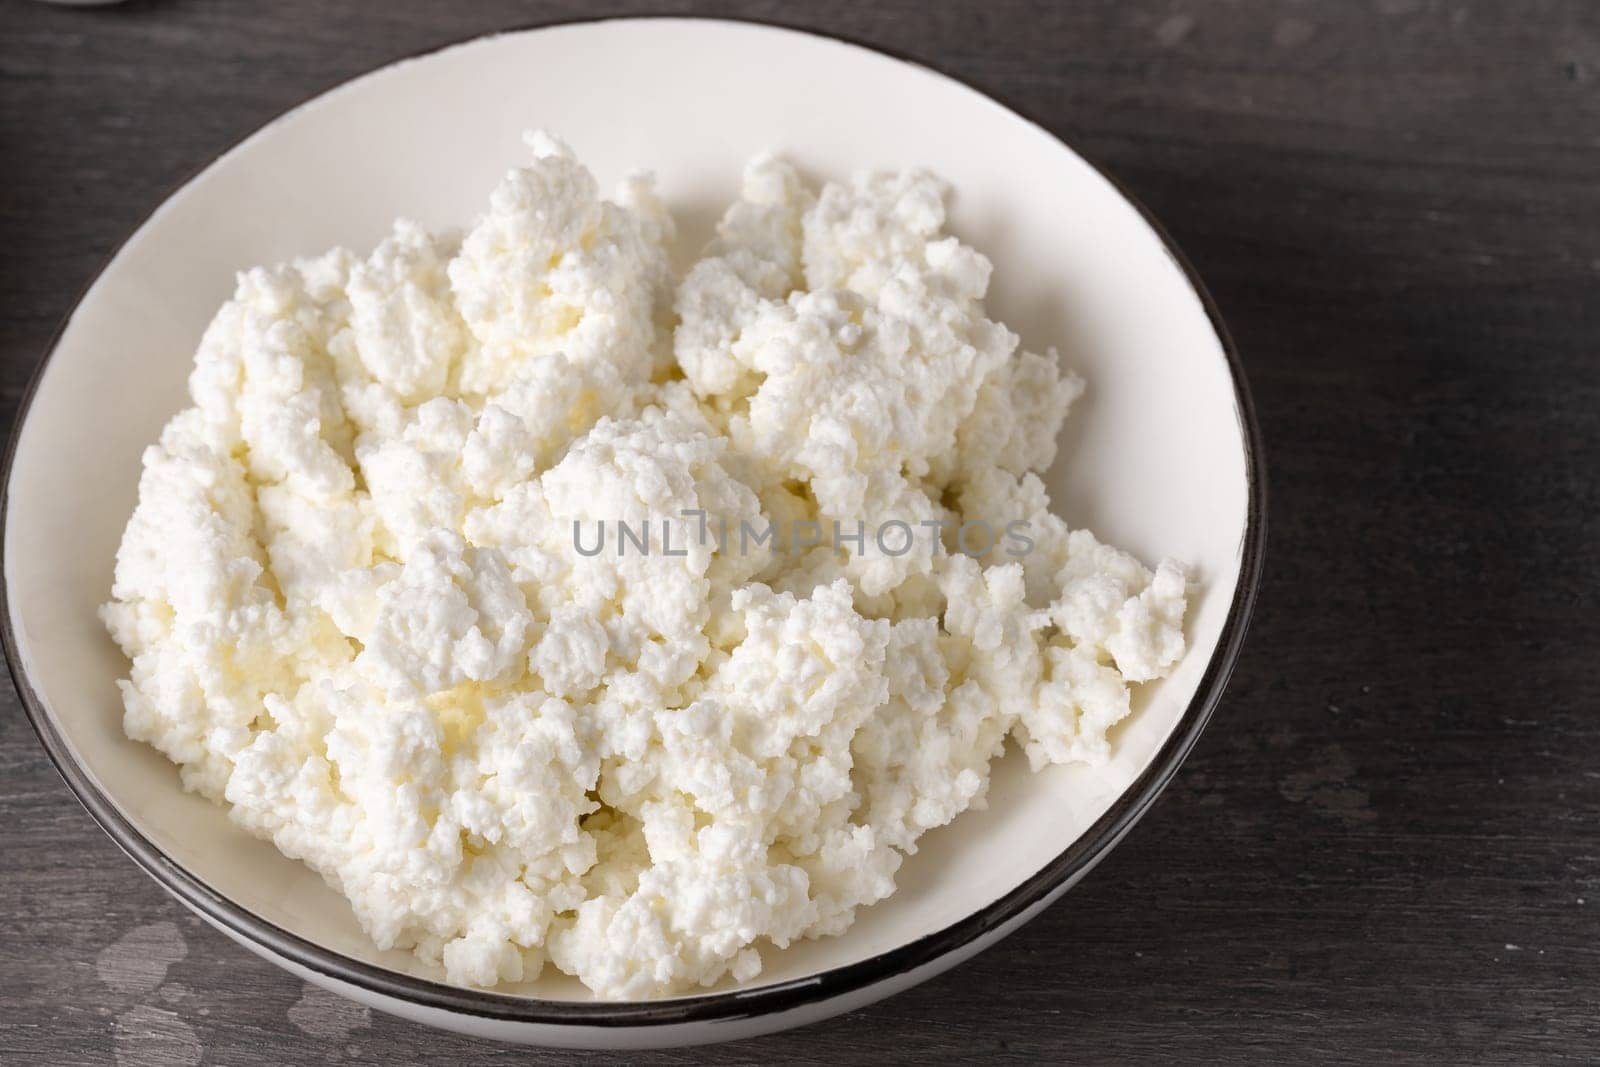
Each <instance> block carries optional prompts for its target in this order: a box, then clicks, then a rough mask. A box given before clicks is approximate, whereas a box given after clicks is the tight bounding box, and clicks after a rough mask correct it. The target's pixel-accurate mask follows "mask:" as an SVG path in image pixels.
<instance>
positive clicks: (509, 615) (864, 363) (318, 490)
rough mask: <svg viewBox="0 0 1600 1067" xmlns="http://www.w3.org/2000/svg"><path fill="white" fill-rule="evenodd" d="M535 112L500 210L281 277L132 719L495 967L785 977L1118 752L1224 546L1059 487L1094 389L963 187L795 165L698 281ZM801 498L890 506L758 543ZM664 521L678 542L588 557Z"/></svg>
mask: <svg viewBox="0 0 1600 1067" xmlns="http://www.w3.org/2000/svg"><path fill="white" fill-rule="evenodd" d="M531 143H532V146H533V159H532V161H531V162H530V163H529V164H528V165H527V166H525V167H522V168H519V169H517V170H514V171H512V172H511V173H510V174H509V175H508V176H507V177H506V179H505V180H504V181H503V182H502V183H501V185H500V186H499V188H497V189H496V190H495V191H494V193H493V195H492V196H491V198H490V206H489V210H488V211H487V212H486V213H485V215H484V216H483V217H482V218H481V219H480V220H479V221H478V222H477V224H476V225H475V226H474V227H473V228H472V229H471V230H470V231H468V232H467V233H466V234H465V236H463V237H460V238H457V237H455V236H451V235H432V234H428V233H425V232H423V231H422V230H421V229H420V228H418V227H417V226H415V225H412V224H409V223H405V222H401V223H398V224H397V225H396V227H395V230H394V233H393V235H392V236H391V237H390V238H389V239H388V240H386V241H384V242H383V244H381V245H379V247H378V248H377V249H376V251H374V252H373V253H372V255H371V256H370V257H368V258H366V259H364V260H363V259H358V258H356V257H355V256H353V255H351V254H350V253H348V252H345V251H342V250H339V251H334V252H330V253H328V254H327V255H325V256H322V257H320V258H318V259H313V260H305V261H300V262H296V263H292V264H287V265H283V266H278V267H272V268H258V269H255V270H251V271H248V272H246V273H244V274H242V275H241V276H240V278H239V283H238V289H237V291H236V293H235V295H234V298H233V299H232V300H231V301H229V302H228V303H227V304H226V305H225V306H224V307H223V308H222V310H221V311H220V312H219V313H218V315H217V317H216V319H215V321H214V322H213V323H212V325H211V327H210V328H209V329H208V330H207V332H206V334H205V337H204V338H203V340H202V342H201V345H200V350H199V353H198V355H197V357H196V361H195V369H194V372H193V375H192V378H191V381H190V388H191V395H192V397H193V400H194V406H193V407H191V408H190V409H188V410H186V411H184V412H182V413H181V414H179V415H178V416H177V417H176V418H174V419H173V420H172V422H171V423H170V424H169V425H168V426H167V428H166V430H165V431H164V432H163V434H162V436H161V439H160V441H159V443H157V444H156V445H154V446H152V447H151V448H150V449H149V450H148V451H147V452H146V453H145V457H144V474H143V478H142V480H141V483H140V491H139V505H138V508H137V510H136V511H135V512H134V515H133V517H132V519H131V521H130V522H129V524H128V528H127V532H126V535H125V537H124V540H123V543H122V547H121V550H120V552H119V553H118V558H117V569H116V580H115V586H114V588H113V591H112V597H113V599H112V600H111V602H110V603H108V604H107V605H106V606H105V608H104V609H103V615H104V618H105V621H106V624H107V625H108V627H109V628H110V630H111V633H112V635H113V636H114V637H115V639H116V641H117V642H118V643H119V644H120V645H121V646H122V648H123V649H124V650H125V651H126V652H127V654H128V656H129V658H130V659H131V660H132V670H131V672H130V675H129V678H128V679H127V680H126V681H124V682H123V683H121V684H122V692H123V698H124V701H125V705H126V716H125V726H126V729H127V732H128V734H129V736H130V737H133V738H136V739H138V740H141V741H146V742H149V743H150V744H152V745H154V746H156V747H157V748H159V749H160V750H161V751H162V752H164V753H165V754H166V755H167V756H169V757H170V758H171V759H172V760H174V761H175V762H176V763H177V764H178V765H179V767H180V768H181V774H182V779H183V783H184V785H185V786H186V787H187V788H190V789H194V790H198V791H200V792H202V793H203V794H205V795H206V796H208V797H210V798H212V799H214V800H217V801H219V802H223V803H225V804H226V805H227V808H228V811H229V813H230V815H231V817H232V818H233V819H234V820H235V821H237V822H238V823H239V824H240V825H242V826H244V827H246V828H248V829H249V830H251V831H252V832H254V833H256V834H259V835H261V836H263V837H266V838H268V839H270V840H272V841H273V842H274V843H275V844H276V845H277V846H278V847H279V848H280V849H281V850H282V851H283V852H284V853H285V854H287V855H289V856H291V857H294V858H297V859H301V860H303V861H305V862H306V863H307V864H309V865H310V866H312V867H313V868H315V869H316V870H317V871H319V872H320V873H321V874H322V875H323V876H324V877H325V878H326V879H327V880H328V881H329V883H330V884H332V885H333V886H334V887H335V888H336V889H338V890H339V891H340V892H342V893H343V894H344V895H345V896H346V897H348V898H349V900H350V902H351V904H352V906H353V907H354V909H355V913H356V915H357V917H358V918H359V920H360V921H361V923H362V925H363V926H364V927H365V928H366V930H367V931H368V932H369V933H370V935H371V936H372V938H373V940H374V941H375V942H376V943H377V944H378V945H379V946H381V947H385V948H388V947H394V946H401V947H410V948H413V949H415V951H416V952H417V953H418V955H420V956H421V957H422V958H423V959H425V960H428V961H433V962H436V963H438V964H440V965H442V967H443V968H444V971H445V973H446V974H447V976H448V978H449V979H450V980H451V981H453V982H458V983H463V984H468V985H476V986H492V985H495V984H497V983H500V982H514V981H519V980H526V979H531V978H532V977H534V976H536V975H537V974H538V972H539V970H540V968H541V967H542V965H543V964H544V963H545V962H546V960H548V961H550V962H552V963H553V964H554V965H555V966H557V967H559V968H560V969H562V970H564V971H566V972H569V973H571V974H574V975H576V976H577V977H578V978H580V979H581V980H582V981H583V982H585V983H586V984H588V985H589V986H590V987H591V988H592V989H593V990H594V991H595V992H596V993H597V994H598V995H600V996H603V997H611V998H645V997H653V996H661V995H667V994H671V993H676V992H681V991H685V990H690V989H693V988H695V987H697V986H704V985H709V984H712V983H714V982H716V981H718V980H719V979H721V978H723V977H724V976H725V975H730V974H731V975H732V976H733V977H734V978H735V979H738V980H749V979H751V978H753V977H755V976H756V975H757V974H758V973H759V972H760V970H761V953H762V952H763V951H764V950H767V949H769V948H770V947H773V946H779V947H781V946H783V945H786V944H788V943H789V942H791V941H794V940H795V939H798V938H807V937H818V936H823V935H831V934H838V933H841V932H842V931H844V930H845V929H846V928H847V927H848V926H849V925H850V923H851V922H852V920H853V918H854V915H855V912H856V909H858V908H860V907H862V906H864V905H868V904H872V903H874V902H875V901H878V900H882V899H883V898H884V897H887V896H888V895H889V894H891V893H892V892H893V891H894V888H895V873H896V870H897V868H898V867H899V865H900V862H901V859H902V857H903V856H904V855H905V854H908V853H911V852H914V851H915V850H916V847H917V840H918V838H919V837H920V836H921V835H922V834H924V833H926V832H927V831H928V830H930V829H933V828H935V827H938V826H941V825H943V824H944V823H947V822H949V821H950V820H951V819H953V818H954V817H955V816H957V815H959V814H960V813H961V812H962V811H964V810H966V809H968V808H971V807H974V806H980V805H982V804H983V803H984V798H985V792H986V789H987V785H988V781H989V771H990V764H991V761H992V760H993V759H994V758H995V757H996V756H997V755H999V754H1000V752H1001V751H1002V749H1003V747H1004V744H1005V741H1006V739H1007V737H1014V738H1015V739H1016V740H1017V742H1018V744H1019V745H1020V746H1021V747H1022V748H1023V749H1024V750H1025V751H1026V752H1027V754H1028V757H1029V758H1030V760H1031V761H1032V762H1033V764H1034V765H1035V766H1041V765H1043V764H1046V763H1052V762H1065V761H1075V760H1087V761H1097V760H1103V759H1104V758H1105V757H1106V756H1107V753H1108V751H1109V748H1108V743H1107V740H1106V730H1107V728H1108V727H1110V726H1111V725H1112V724H1113V723H1115V722H1116V721H1117V720H1118V719H1120V718H1122V717H1123V716H1125V715H1126V714H1128V710H1129V691H1128V684H1129V683H1130V682H1139V681H1144V680H1148V679H1151V678H1155V677H1158V676H1160V675H1162V674H1163V673H1165V672H1166V671H1167V670H1169V669H1170V668H1171V666H1172V665H1173V664H1174V663H1175V662H1176V661H1177V660H1178V658H1179V657H1180V656H1181V655H1182V653H1183V649H1184V638H1183V630H1182V623H1183V612H1184V601H1185V586H1186V581H1187V579H1186V576H1185V573H1184V571H1183V569H1182V567H1180V566H1179V565H1177V564H1175V563H1172V562H1170V561H1169V562H1164V563H1162V564H1161V565H1160V567H1159V568H1158V569H1157V570H1156V571H1155V572H1153V573H1152V572H1151V571H1149V570H1147V569H1146V568H1145V567H1144V566H1143V565H1141V564H1140V563H1139V562H1138V561H1136V560H1134V559H1133V558H1132V557H1130V556H1128V555H1126V554H1125V553H1122V552H1119V551H1117V550H1116V549H1113V548H1110V547H1108V546H1106V545H1102V544H1100V543H1098V542H1097V541H1096V540H1095V539H1094V538H1093V537H1092V536H1091V535H1090V534H1089V533H1087V532H1085V531H1083V530H1069V529H1068V527H1067V526H1066V524H1065V523H1064V522H1062V521H1061V520H1060V519H1059V518H1057V517H1056V516H1054V515H1052V514H1051V513H1050V512H1049V510H1048V507H1049V501H1048V499H1047V497H1046V495H1045V492H1044V488H1043V485H1042V483H1041V482H1040V481H1039V478H1038V476H1037V474H1036V473H1035V472H1037V471H1040V470H1042V469H1044V468H1045V467H1046V466H1048V465H1049V464H1050V463H1051V462H1052V460H1053V459H1054V456H1055V440H1056V436H1057V431H1058V429H1059V427H1060V424H1061V420H1062V418H1063V417H1064V416H1065V414H1066V411H1067V408H1068V406H1069V405H1070V403H1071V402H1072V400H1073V399H1074V398H1075V397H1076V396H1077V394H1078V393H1079V391H1080V390H1081V388H1082V387H1081V384H1080V382H1079V381H1078V380H1077V379H1076V378H1075V377H1073V376H1071V375H1066V374H1063V372H1062V371H1061V370H1060V369H1059V367H1058V365H1057V361H1056V357H1055V355H1054V353H1053V352H1051V353H1046V354H1042V355H1041V354H1034V353H1030V352H1024V351H1019V350H1018V347H1017V338H1016V336H1015V335H1013V334H1012V333H1011V331H1009V330H1007V329H1006V328H1005V327H1004V326H1003V325H1001V324H999V323H997V322H994V321H992V320H990V319H989V318H987V317H986V315H985V312H984V305H983V299H984V295H985V293H986V291H987V288H988V284H989V274H990V265H989V262H988V260H986V259H985V258H984V257H983V256H982V255H981V254H979V253H978V252H976V251H974V250H973V249H971V248H969V247H967V246H965V245H963V244H961V243H960V242H959V241H958V240H956V239H955V238H953V237H950V236H948V235H946V234H945V233H944V223H945V215H944V200H945V193H946V190H945V187H944V186H943V184H942V183H941V182H939V181H938V180H937V179H935V178H933V177H932V176H930V175H928V174H925V173H921V172H909V173H901V174H889V175H869V176H865V177H862V178H858V179H857V180H856V181H854V182H853V183H850V184H829V185H826V186H824V187H823V188H822V189H821V190H813V189H811V188H809V187H808V186H807V185H806V183H805V182H803V181H802V180H801V179H800V178H799V176H798V175H797V174H796V172H795V171H794V170H793V169H792V168H791V167H789V166H788V165H787V164H785V163H783V162H782V161H780V160H777V159H774V158H762V159H758V160H756V161H754V162H752V163H751V164H750V166H749V167H748V169H747V171H746V174H745V180H744V194H743V197H742V198H741V199H740V200H739V201H738V202H737V203H735V204H734V205H733V206H732V208H730V209H729V211H728V213H727V215H726V217H725V218H724V219H723V222H722V224H721V226H720V227H719V231H718V236H717V238H716V240H715V241H714V242H712V244H711V245H710V246H709V247H708V248H707V249H706V251H705V255H704V257H703V258H702V259H701V260H700V261H699V262H698V263H697V264H695V265H694V267H693V268H692V269H691V270H689V271H688V273H687V274H686V275H685V276H684V277H683V279H682V280H681V281H680V282H677V283H676V284H675V283H674V280H673V278H672V277H671V274H670V272H669V268H668V256H667V249H668V246H669V244H670V242H671V240H672V238H673V226H672V220H671V218H670V216H669V215H668V213H667V212H666V210H665V209H664V207H663V206H662V204H661V202H660V201H659V200H658V199H657V198H656V196H655V195H654V193H653V192H652V191H651V186H650V183H649V181H648V180H647V179H644V178H631V179H629V180H628V181H626V182H625V183H624V184H623V186H622V188H621V190H620V191H619V193H618V194H617V195H616V197H615V199H613V200H602V199H601V198H600V196H599V193H598V191H597V187H596V184H595V181H594V179H593V177H592V176H591V175H590V174H589V172H588V171H587V170H585V169H584V168H583V167H582V166H581V165H579V164H578V162H577V161H576V160H575V159H573V157H572V155H571V153H570V152H569V151H568V150H566V149H565V148H564V147H563V146H562V145H560V144H559V143H558V142H556V141H554V140H553V139H551V138H549V137H545V136H543V135H539V136H536V137H534V138H532V140H531ZM686 515H693V516H696V518H695V519H690V520H685V519H683V516H686ZM968 520H981V521H982V522H984V523H987V524H989V525H990V527H992V528H995V529H1004V528H1005V526H1006V524H1007V523H1011V522H1016V523H1021V524H1025V525H1024V527H1023V528H1025V529H1026V530H1027V536H1028V538H1029V544H1030V545H1031V551H1026V552H1021V553H1008V552H1002V551H1001V550H1000V547H999V545H994V546H992V547H991V546H987V545H981V544H980V545H979V546H978V549H979V550H978V551H975V552H973V554H972V555H968V554H963V553H962V552H960V551H956V549H958V548H961V547H963V546H962V545H961V544H958V543H957V540H958V538H957V535H956V533H955V531H956V529H957V528H959V527H960V526H961V524H962V523H963V522H965V521H968ZM663 521H666V522H668V523H673V524H676V525H675V526H674V527H673V529H672V530H667V531H665V532H663V526H662V523H663ZM896 521H897V522H901V523H904V524H906V525H907V527H908V528H909V529H911V530H914V531H916V532H917V533H918V534H920V536H921V540H920V542H918V547H917V549H916V550H914V551H906V552H895V551H893V550H892V549H891V548H887V547H886V546H885V545H884V544H883V543H882V542H880V541H878V540H877V539H875V538H874V537H873V536H872V532H873V531H875V530H878V529H879V528H881V527H882V525H883V524H884V523H888V522H896ZM795 522H802V523H815V524H816V526H815V528H816V529H817V530H824V529H829V528H831V527H832V526H833V524H834V523H839V524H840V526H841V528H842V529H844V530H846V531H847V532H848V531H852V530H855V529H858V528H859V529H861V530H864V531H866V536H865V537H861V538H857V539H854V540H852V539H849V538H848V537H847V538H844V539H841V540H839V541H838V542H836V543H835V542H831V541H830V542H828V543H824V544H821V545H816V546H812V547H810V548H809V550H808V549H807V546H805V545H804V544H796V543H795V539H794V538H792V537H789V538H785V537H782V536H780V537H778V538H775V539H774V540H771V541H763V540H759V539H758V540H757V541H756V543H754V544H749V543H744V542H743V540H742V539H741V538H740V537H739V536H738V534H737V533H730V532H731V531H740V530H741V529H744V528H750V529H755V530H761V529H765V528H767V527H769V525H770V526H775V527H776V528H779V529H781V530H792V529H794V527H793V525H792V524H793V523H795ZM618 523H627V524H629V528H630V530H633V531H637V530H640V529H644V530H647V531H649V530H652V529H653V531H654V535H655V537H656V538H657V541H656V543H655V545H654V546H653V547H654V551H652V552H650V553H648V554H647V553H645V552H642V551H634V552H619V551H618V544H617V542H616V541H615V540H613V541H612V542H611V543H610V544H608V545H607V546H606V548H605V550H603V551H600V552H597V553H589V552H585V551H580V550H579V549H580V547H581V546H582V543H583V540H584V538H585V537H587V538H588V539H589V540H590V541H592V540H593V539H594V538H595V537H596V535H597V534H598V533H599V531H600V528H601V524H605V525H607V526H609V527H610V529H611V532H612V535H613V537H614V538H615V537H616V535H617V534H618V533H619V531H618V527H617V524H618ZM857 524H860V526H859V527H858V525H857ZM923 524H927V525H923ZM941 525H942V527H943V529H942V531H941V529H940V527H941ZM708 531H713V532H712V533H711V534H710V535H709V536H708V533H707V532H708ZM672 536H676V537H677V538H678V542H677V543H676V544H673V543H671V541H670V540H668V541H667V542H666V543H663V542H662V540H661V538H663V537H667V538H669V539H670V538H671V537H672ZM896 536H897V537H898V535H896ZM575 538H576V539H575ZM892 540H893V539H892ZM896 543H897V542H896Z"/></svg>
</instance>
